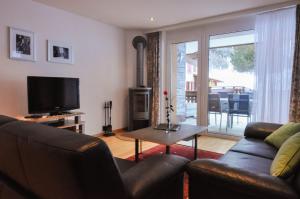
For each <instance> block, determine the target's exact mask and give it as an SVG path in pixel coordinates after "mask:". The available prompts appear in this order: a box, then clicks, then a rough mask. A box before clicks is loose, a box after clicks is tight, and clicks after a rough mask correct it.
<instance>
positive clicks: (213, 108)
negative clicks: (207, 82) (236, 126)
mask: <svg viewBox="0 0 300 199" xmlns="http://www.w3.org/2000/svg"><path fill="white" fill-rule="evenodd" d="M210 114H214V115H215V124H216V125H217V114H219V115H220V127H219V128H220V129H221V126H222V107H221V101H220V94H218V93H209V94H208V123H210V121H209V118H210Z"/></svg>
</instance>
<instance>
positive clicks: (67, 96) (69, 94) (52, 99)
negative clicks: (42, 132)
mask: <svg viewBox="0 0 300 199" xmlns="http://www.w3.org/2000/svg"><path fill="white" fill-rule="evenodd" d="M27 91H28V112H29V113H30V114H34V113H59V112H63V111H69V110H73V109H78V108H80V103H79V78H64V77H36V76H28V77H27Z"/></svg>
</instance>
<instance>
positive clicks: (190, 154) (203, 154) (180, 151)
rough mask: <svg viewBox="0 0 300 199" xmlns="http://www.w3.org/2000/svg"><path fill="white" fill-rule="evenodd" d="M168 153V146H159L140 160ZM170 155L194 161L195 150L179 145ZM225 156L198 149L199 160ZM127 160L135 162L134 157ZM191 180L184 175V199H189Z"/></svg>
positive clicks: (148, 151)
mask: <svg viewBox="0 0 300 199" xmlns="http://www.w3.org/2000/svg"><path fill="white" fill-rule="evenodd" d="M165 152H166V146H164V145H158V146H155V147H153V148H151V149H148V150H146V151H143V153H141V154H139V158H140V160H143V159H147V158H148V157H150V156H153V155H155V154H163V153H165ZM170 153H171V154H175V155H179V156H182V157H185V158H187V159H190V160H193V159H194V148H193V147H189V146H183V145H179V144H175V145H172V146H171V147H170ZM222 155H223V154H220V153H215V152H211V151H204V150H201V149H198V159H204V158H208V159H219V158H220V157H221V156H222ZM127 160H131V161H134V155H133V156H130V157H129V158H127ZM188 183H189V180H188V175H187V174H185V175H184V199H188V198H189V197H188V196H189V193H188V191H189V188H188V187H189V184H188Z"/></svg>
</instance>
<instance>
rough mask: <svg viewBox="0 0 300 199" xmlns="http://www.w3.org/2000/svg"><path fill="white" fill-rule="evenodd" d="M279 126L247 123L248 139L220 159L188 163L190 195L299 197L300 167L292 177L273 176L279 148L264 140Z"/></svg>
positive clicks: (239, 198) (240, 198) (235, 198)
mask: <svg viewBox="0 0 300 199" xmlns="http://www.w3.org/2000/svg"><path fill="white" fill-rule="evenodd" d="M280 126H281V125H279V124H271V123H251V124H248V126H247V127H246V129H245V132H244V135H245V138H244V139H242V140H240V141H239V142H238V143H237V144H236V145H235V146H234V147H233V148H231V150H229V151H228V152H227V153H226V154H225V155H224V156H223V157H221V159H220V160H207V159H203V160H196V161H193V162H191V163H189V164H188V165H187V172H188V174H189V198H190V199H195V198H209V199H217V198H218V199H219V198H228V199H250V198H251V199H253V198H255V199H256V198H258V199H294V198H299V196H300V194H299V193H300V168H298V169H297V170H296V172H295V173H294V175H293V176H292V177H290V178H289V179H280V178H277V177H273V176H271V175H270V167H271V164H272V161H273V159H274V157H275V155H276V153H277V150H276V149H275V148H274V147H272V146H270V145H268V144H266V143H265V142H264V141H263V140H264V138H265V137H267V136H268V135H269V134H270V133H272V132H273V131H274V130H276V129H277V128H279V127H280Z"/></svg>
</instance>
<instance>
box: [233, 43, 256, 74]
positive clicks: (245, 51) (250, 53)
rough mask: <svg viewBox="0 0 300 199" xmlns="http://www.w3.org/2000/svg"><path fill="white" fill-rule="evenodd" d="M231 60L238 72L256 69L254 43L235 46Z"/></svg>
mask: <svg viewBox="0 0 300 199" xmlns="http://www.w3.org/2000/svg"><path fill="white" fill-rule="evenodd" d="M230 62H231V64H232V65H233V66H234V70H236V71H238V72H252V71H253V69H254V45H253V44H249V45H242V46H234V47H233V51H232V53H231V54H230Z"/></svg>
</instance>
